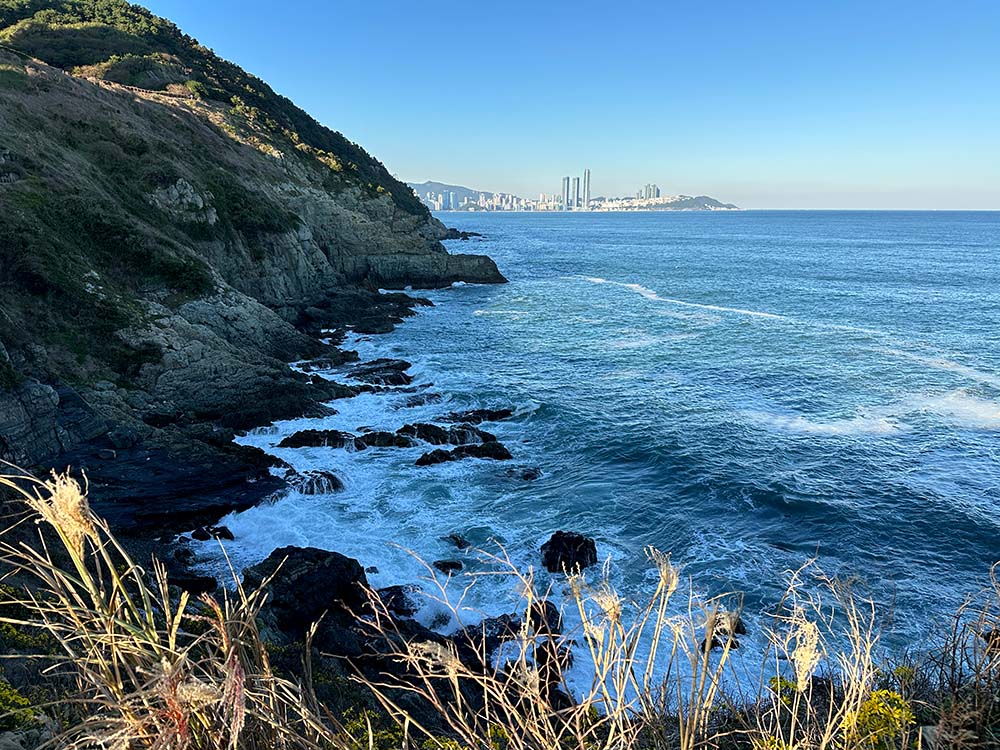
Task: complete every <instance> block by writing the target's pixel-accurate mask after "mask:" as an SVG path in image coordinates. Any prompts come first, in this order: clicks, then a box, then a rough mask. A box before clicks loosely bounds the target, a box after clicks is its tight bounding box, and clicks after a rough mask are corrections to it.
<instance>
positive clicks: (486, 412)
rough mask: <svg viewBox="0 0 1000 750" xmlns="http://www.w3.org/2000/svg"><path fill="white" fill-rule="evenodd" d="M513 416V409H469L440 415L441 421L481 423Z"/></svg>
mask: <svg viewBox="0 0 1000 750" xmlns="http://www.w3.org/2000/svg"><path fill="white" fill-rule="evenodd" d="M513 416H514V410H513V409H469V410H468V411H453V412H452V413H451V414H447V415H445V416H444V417H442V421H445V422H468V423H469V424H481V423H482V422H499V421H501V420H504V419H510V418H511V417H513Z"/></svg>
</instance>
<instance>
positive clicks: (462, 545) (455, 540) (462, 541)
mask: <svg viewBox="0 0 1000 750" xmlns="http://www.w3.org/2000/svg"><path fill="white" fill-rule="evenodd" d="M444 541H446V542H451V543H452V544H454V545H455V547H456V549H468V548H469V547H471V546H472V542H470V541H469V540H468V539H466V538H465V537H464V536H462V535H461V534H449V535H448V536H446V537H444Z"/></svg>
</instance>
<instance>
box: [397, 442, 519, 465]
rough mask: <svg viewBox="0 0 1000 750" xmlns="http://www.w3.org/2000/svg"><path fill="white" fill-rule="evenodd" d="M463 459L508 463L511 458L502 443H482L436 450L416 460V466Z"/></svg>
mask: <svg viewBox="0 0 1000 750" xmlns="http://www.w3.org/2000/svg"><path fill="white" fill-rule="evenodd" d="M463 458H489V459H492V460H494V461H508V460H510V459H511V458H513V456H511V455H510V451H509V450H507V448H506V447H505V446H504V445H503V444H502V443H495V442H494V443H482V444H480V445H460V446H458V447H457V448H452V449H451V450H450V451H446V450H443V449H442V448H438V449H437V450H433V451H431V452H430V453H425V454H424V455H422V456H421V457H420V458H418V459H417V466H433V465H434V464H443V463H446V462H448V461H460V460H461V459H463Z"/></svg>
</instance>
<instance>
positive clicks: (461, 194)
mask: <svg viewBox="0 0 1000 750" xmlns="http://www.w3.org/2000/svg"><path fill="white" fill-rule="evenodd" d="M406 184H407V185H409V186H410V187H411V188H413V192H414V193H416V194H417V197H418V198H420V199H421V200H423V201H424V202H425V203H426V202H427V201H426V200H425V199H426V196H427V194H428V193H432V194H434V195H440V194H447V193H454V194H455V200H456V202H457V203H459V204H461V203H463V202H464V201H466V200H470V201H477V200H479V196H480V195H485V196H486V199H487V200H492V199H493V198H494V197H498V198H506V197H508V196H512V195H513V194H512V193H494V192H493V191H491V190H473V189H472V188H467V187H464V186H462V185H448V184H447V183H444V182H432V181H427V182H408V183H406Z"/></svg>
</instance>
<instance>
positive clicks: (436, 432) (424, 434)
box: [397, 422, 497, 445]
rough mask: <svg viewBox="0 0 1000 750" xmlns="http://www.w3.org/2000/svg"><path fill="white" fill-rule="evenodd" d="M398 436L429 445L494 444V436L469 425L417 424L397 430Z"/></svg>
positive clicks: (495, 439)
mask: <svg viewBox="0 0 1000 750" xmlns="http://www.w3.org/2000/svg"><path fill="white" fill-rule="evenodd" d="M397 433H398V434H400V435H406V436H407V437H414V438H417V439H418V440H423V441H424V442H425V443H430V444H431V445H469V444H473V443H495V442H496V441H497V438H496V435H493V434H491V433H489V432H486V431H485V430H480V429H478V428H476V427H473V426H472V425H470V424H463V425H459V426H457V427H448V428H444V427H440V426H438V425H436V424H428V423H426V422H417V423H416V424H407V425H403V426H402V427H400V428H399V429H398V430H397Z"/></svg>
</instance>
